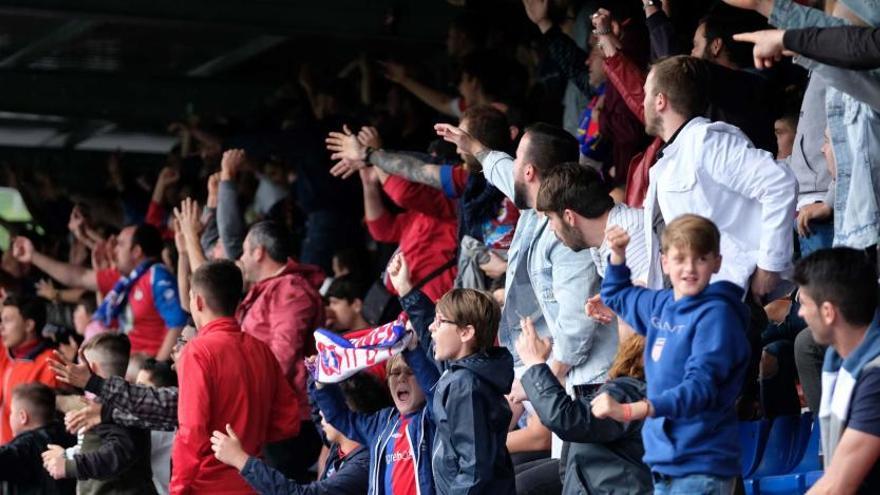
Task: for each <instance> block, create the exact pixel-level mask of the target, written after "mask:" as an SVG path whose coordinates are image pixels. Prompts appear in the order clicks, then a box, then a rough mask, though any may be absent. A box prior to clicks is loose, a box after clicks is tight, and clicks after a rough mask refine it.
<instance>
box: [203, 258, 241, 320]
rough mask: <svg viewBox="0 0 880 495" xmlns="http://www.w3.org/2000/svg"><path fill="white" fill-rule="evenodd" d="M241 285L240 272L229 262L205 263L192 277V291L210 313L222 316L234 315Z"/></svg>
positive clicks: (239, 298)
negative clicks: (206, 306)
mask: <svg viewBox="0 0 880 495" xmlns="http://www.w3.org/2000/svg"><path fill="white" fill-rule="evenodd" d="M243 285H244V283H243V281H242V277H241V270H239V268H238V266H236V265H235V263H234V262H232V261H230V260H213V261H208V262H205V263H203V264H202V266H200V267H199V268H198V270H196V271H195V273H193V275H192V290H193V291H194V292H197V293H198V294H199V295H201V296H202V297H203V298H204V299H205V304H207V305H208V308H210V309H211V311H213V312H214V313H216V314H218V315H222V316H232V315H234V314H235V310H236V309H237V308H238V303H239V302H240V301H241V291H242V287H243Z"/></svg>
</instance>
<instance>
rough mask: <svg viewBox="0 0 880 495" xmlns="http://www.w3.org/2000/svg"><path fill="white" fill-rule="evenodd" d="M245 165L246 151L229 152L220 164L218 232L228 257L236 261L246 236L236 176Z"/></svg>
mask: <svg viewBox="0 0 880 495" xmlns="http://www.w3.org/2000/svg"><path fill="white" fill-rule="evenodd" d="M243 163H244V151H242V150H228V151H226V152H225V153H223V159H222V161H221V162H220V166H221V170H220V186H219V189H218V191H217V230H218V231H219V232H220V242H222V243H223V251H224V252H225V253H226V257H227V258H229V259H233V260H236V259H238V258H239V257H240V256H241V252H242V245H243V244H244V237H245V235H246V232H245V228H244V217H243V216H242V213H241V209H240V208H239V206H238V191H237V189H236V187H235V175H236V174H237V173H238V169H239V168H240V167H241V166H242V165H243Z"/></svg>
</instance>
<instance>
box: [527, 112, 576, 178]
mask: <svg viewBox="0 0 880 495" xmlns="http://www.w3.org/2000/svg"><path fill="white" fill-rule="evenodd" d="M523 135H524V136H529V149H528V152H527V156H525V157H523V158H524V159H526V161H528V162H529V163H532V164H533V165H534V166H535V168H536V169H537V170H538V175H540V176H541V177H543V176H544V174H546V173H547V172H548V171H549V170H550V168H552V167H554V166H556V165H558V164H560V163H565V162H576V161H577V160H578V149H579V148H578V142H577V139H575V137H574V136H572V135H571V134H569V133H568V132H567V131H566V130H565V129H563V128H561V127H557V126H555V125H550V124H545V123H543V122H538V123H537V124H532V125H530V126H529V127H527V128H526V132H525V133H523Z"/></svg>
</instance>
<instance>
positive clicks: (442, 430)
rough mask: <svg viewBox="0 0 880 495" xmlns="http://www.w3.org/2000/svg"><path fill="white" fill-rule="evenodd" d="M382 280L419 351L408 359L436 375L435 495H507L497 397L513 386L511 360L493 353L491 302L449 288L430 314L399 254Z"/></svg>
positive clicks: (501, 408)
mask: <svg viewBox="0 0 880 495" xmlns="http://www.w3.org/2000/svg"><path fill="white" fill-rule="evenodd" d="M388 273H389V275H390V276H391V282H392V283H393V284H394V288H395V289H396V290H397V293H398V294H400V296H401V297H400V302H401V306H403V309H404V310H405V311H406V312H407V314H409V317H410V321H411V322H412V326H413V328H414V329H415V331H416V334H417V335H418V344H417V345H419V346H420V347H421V349H418V350H417V351H414V352H419V351H420V352H422V353H423V354H424V355H427V356H430V357H433V359H434V360H435V361H436V363H437V365H438V366H439V367H440V368H441V369H442V370H443V375H442V376H441V377H440V380H439V381H438V382H437V384H436V387H435V388H434V390H433V401H432V402H430V403H431V409H430V416H429V419H430V420H431V421H433V422H434V423H435V425H436V428H437V434H436V437H435V438H434V452H433V453H432V455H431V457H432V459H433V468H434V485H435V488H436V490H437V493H438V494H441V495H447V494H467V495H476V494H481V493H484V494H491V495H500V494H511V493H515V492H516V488H515V481H514V480H515V475H514V471H513V464H512V462H511V460H510V454H509V453H508V451H507V445H506V442H507V430H508V426H509V425H510V418H511V415H512V414H511V411H510V406H509V405H508V402H507V399H506V398H505V395H506V394H509V393H510V387H511V385H512V384H513V356H512V355H511V354H510V352H509V351H508V350H507V349H505V348H503V347H497V346H495V337H496V334H497V332H498V323H499V320H500V319H501V310H500V308H499V307H498V303H497V302H495V300H494V299H492V297H491V296H490V295H489V294H487V293H485V292H481V291H478V290H473V289H453V290H451V291H449V292H447V293H446V294H444V295H443V297H441V298H440V300H439V301H438V302H437V305H436V307H435V306H434V303H433V302H431V300H430V299H428V297H427V296H425V294H424V293H422V292H421V291H420V290H417V289H413V287H412V284H411V282H410V277H409V270H408V268H407V266H406V261H405V260H404V258H403V256H402V255H401V254H398V255H396V256H395V258H393V259H392V260H391V263H389V270H388ZM407 359H409V357H407ZM414 371H415V372H416V374H419V370H418V369H415V368H414ZM428 378H429V377H426V378H423V379H420V382H425V381H427V379H428Z"/></svg>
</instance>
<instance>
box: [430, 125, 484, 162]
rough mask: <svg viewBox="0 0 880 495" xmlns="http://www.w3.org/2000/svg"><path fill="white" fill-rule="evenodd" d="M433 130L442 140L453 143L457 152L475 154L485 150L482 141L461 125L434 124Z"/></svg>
mask: <svg viewBox="0 0 880 495" xmlns="http://www.w3.org/2000/svg"><path fill="white" fill-rule="evenodd" d="M434 131H435V132H436V133H437V135H438V136H440V137H441V138H443V140H444V141H447V142H450V143H452V144H454V145H455V146H456V147H457V148H458V151H459V152H463V153H467V154H469V155H474V156H476V155H477V153H479V152H481V151H487V150H488V148H486V147H485V146H484V145H483V143H481V142H479V141H478V140H477V139H476V138H475V137H473V136H471V135H470V134H468V133H467V132H465V131H464V130H463V129H462V128H461V127H456V126H454V125H452V124H434Z"/></svg>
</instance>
